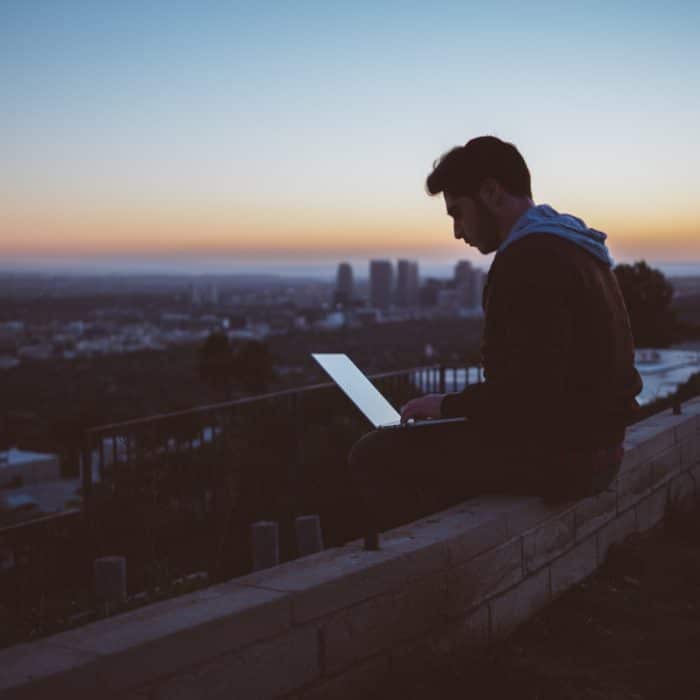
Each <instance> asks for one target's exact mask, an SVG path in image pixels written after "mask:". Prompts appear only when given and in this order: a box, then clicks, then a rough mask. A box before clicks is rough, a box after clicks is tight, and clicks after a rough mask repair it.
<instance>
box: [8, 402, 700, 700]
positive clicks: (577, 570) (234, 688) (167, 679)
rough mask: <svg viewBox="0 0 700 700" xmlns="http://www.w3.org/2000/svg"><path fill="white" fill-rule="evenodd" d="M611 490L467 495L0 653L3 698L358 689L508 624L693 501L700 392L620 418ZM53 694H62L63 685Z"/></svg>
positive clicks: (306, 694)
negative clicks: (420, 515)
mask: <svg viewBox="0 0 700 700" xmlns="http://www.w3.org/2000/svg"><path fill="white" fill-rule="evenodd" d="M625 447H626V450H627V451H626V455H625V461H624V464H623V467H622V470H621V473H620V476H619V478H618V479H617V481H616V483H615V484H614V488H612V489H611V490H610V491H608V492H606V493H603V494H602V495H600V496H598V497H595V498H590V499H586V500H584V501H579V502H575V503H569V504H565V505H562V506H556V507H552V506H545V505H543V504H542V502H541V501H540V500H539V499H537V498H531V499H530V498H528V499H523V498H509V497H483V498H477V499H472V500H469V501H467V502H465V503H463V504H460V505H458V506H455V507H453V508H451V509H449V510H446V511H443V512H441V513H437V514H435V515H433V516H430V517H427V518H424V519H422V520H419V521H417V522H414V523H411V524H409V525H406V526H403V527H400V528H397V529H395V530H392V531H390V532H388V533H384V535H383V536H382V538H381V545H382V548H381V549H380V550H379V551H376V552H369V551H364V550H363V549H362V544H361V542H359V541H358V542H353V543H350V544H348V545H346V546H344V547H339V548H335V549H331V550H326V551H324V552H321V553H319V554H317V555H313V556H310V557H306V558H304V559H298V560H296V561H293V562H289V563H286V564H283V565H281V566H278V567H274V568H272V569H268V570H266V571H261V572H258V573H255V574H252V575H249V576H246V577H243V578H238V579H234V580H232V581H229V582H227V583H225V584H221V585H218V586H212V587H210V588H207V589H204V590H201V591H198V592H196V593H192V594H189V595H185V596H181V597H179V598H176V599H172V600H168V601H165V602H162V603H157V604H154V605H150V606H148V607H146V608H142V609H139V610H135V611H132V612H129V613H125V614H123V615H118V616H115V617H111V618H108V619H105V620H102V621H99V622H96V623H93V624H91V625H87V626H85V627H82V628H79V629H75V630H72V631H69V632H65V633H62V634H58V635H55V636H53V637H48V638H46V639H43V640H39V641H37V642H34V643H32V644H22V645H18V646H15V647H12V648H10V649H7V650H5V651H3V652H0V697H1V698H32V699H37V700H39V699H41V698H51V699H52V700H54V699H55V698H56V697H64V696H65V697H71V698H76V699H77V698H83V697H85V698H91V699H92V698H94V697H96V696H97V695H96V694H97V693H99V697H100V698H101V700H107V698H114V699H116V700H137V699H140V700H146V699H148V700H156V699H157V700H161V699H163V700H165V699H170V698H183V699H184V698H192V699H199V698H202V699H203V698H207V699H208V700H209V699H216V698H231V697H235V698H236V699H237V700H242V699H244V698H278V697H279V698H289V699H290V700H306V699H310V698H333V697H338V698H340V697H348V698H354V697H362V696H363V695H366V694H369V693H370V691H371V689H372V687H373V685H374V684H375V682H376V680H377V678H378V677H381V676H383V675H385V674H389V673H401V671H402V669H409V668H413V667H415V665H416V664H425V663H426V662H427V661H428V660H429V659H430V658H431V657H433V656H436V657H437V656H439V655H442V654H446V653H451V652H459V651H463V650H465V649H469V648H470V647H473V646H474V645H480V644H486V643H488V642H489V641H490V640H493V639H497V638H499V637H502V636H504V635H506V634H508V633H509V632H510V631H511V630H512V629H513V628H514V627H515V626H516V625H518V624H519V623H521V622H522V621H524V620H526V619H527V618H529V617H530V616H531V615H533V614H534V613H536V612H537V611H538V610H539V609H540V608H542V607H543V606H545V605H546V604H547V603H549V602H550V601H551V600H552V599H553V598H555V597H556V596H558V595H560V594H562V593H563V592H564V591H565V590H567V588H569V587H570V586H572V585H574V584H575V583H577V582H578V581H580V580H581V579H583V578H585V577H586V576H588V575H589V574H590V573H591V572H593V571H594V570H595V569H596V567H598V566H599V565H600V564H601V563H602V561H603V560H604V558H605V556H606V554H607V551H608V548H609V547H610V545H611V544H612V543H614V542H619V541H621V540H622V539H623V538H624V537H626V536H627V535H628V534H630V533H632V532H635V531H644V530H647V529H649V528H651V527H653V526H654V525H655V524H657V523H658V522H660V521H661V520H662V519H663V517H664V514H665V512H666V509H667V508H668V507H669V505H670V504H677V505H678V506H680V507H686V508H687V507H692V505H693V504H694V503H697V500H698V498H699V497H700V489H699V487H700V463H699V460H700V399H695V400H694V401H692V402H688V403H686V404H684V406H683V414H682V415H679V416H674V415H671V413H670V411H666V412H664V413H663V414H658V415H655V416H652V417H651V418H649V419H647V420H645V421H643V422H641V423H639V424H637V425H635V426H633V427H631V428H630V429H629V431H628V435H627V440H626V443H625ZM64 694H65V695H64Z"/></svg>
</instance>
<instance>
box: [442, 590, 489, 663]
mask: <svg viewBox="0 0 700 700" xmlns="http://www.w3.org/2000/svg"><path fill="white" fill-rule="evenodd" d="M489 620H490V614H489V606H488V603H484V604H483V605H480V606H479V607H478V608H476V609H474V610H472V611H471V612H470V613H468V614H467V615H464V616H463V617H460V618H457V619H455V620H452V621H450V623H449V624H448V625H447V627H446V628H445V634H446V635H447V637H448V638H449V640H450V645H451V648H452V651H453V652H454V653H455V654H463V653H468V652H469V651H471V650H472V649H477V648H479V647H483V646H485V645H486V644H488V643H489V638H490V637H489V635H490V630H489V625H490V622H489Z"/></svg>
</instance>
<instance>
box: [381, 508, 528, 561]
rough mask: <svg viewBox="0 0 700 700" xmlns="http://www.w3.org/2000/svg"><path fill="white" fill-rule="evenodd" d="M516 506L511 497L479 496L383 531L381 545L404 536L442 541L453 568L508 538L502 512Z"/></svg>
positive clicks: (504, 512)
mask: <svg viewBox="0 0 700 700" xmlns="http://www.w3.org/2000/svg"><path fill="white" fill-rule="evenodd" d="M516 507H518V504H517V502H516V500H515V499H513V498H500V497H493V498H483V497H480V498H478V499H474V500H469V501H465V502H464V503H461V504H459V505H458V506H453V507H452V508H449V509H448V510H445V511H441V512H439V513H435V514H433V515H431V516H428V517H426V518H421V519H420V520H417V521H416V522H413V523H410V524H408V525H402V526H401V527H398V528H395V529H394V530H390V531H388V532H386V533H385V534H384V535H382V545H385V544H387V543H389V544H390V543H391V542H392V541H393V538H395V537H405V536H406V535H410V536H413V537H418V538H420V539H421V540H423V539H426V538H430V539H433V540H436V539H442V541H443V542H444V543H445V544H446V546H447V550H448V556H449V561H448V565H449V566H454V565H455V564H459V563H461V562H463V561H466V560H467V559H471V558H472V557H475V556H477V555H478V554H481V553H482V552H485V551H487V550H489V549H492V548H494V547H497V546H498V545H500V544H503V543H504V542H506V541H507V540H508V539H509V535H508V521H507V519H506V513H507V511H508V510H509V509H511V508H516Z"/></svg>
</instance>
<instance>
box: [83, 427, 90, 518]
mask: <svg viewBox="0 0 700 700" xmlns="http://www.w3.org/2000/svg"><path fill="white" fill-rule="evenodd" d="M90 443H91V440H90V433H85V436H84V438H83V456H82V463H83V516H84V518H85V519H86V520H88V521H89V520H90V518H91V515H92V513H91V510H90V505H91V504H90V496H91V495H92V449H91V444H90Z"/></svg>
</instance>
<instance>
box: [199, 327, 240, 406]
mask: <svg viewBox="0 0 700 700" xmlns="http://www.w3.org/2000/svg"><path fill="white" fill-rule="evenodd" d="M198 361H199V378H200V379H201V380H202V381H203V382H204V383H205V384H208V385H209V386H210V387H211V388H212V389H215V390H217V391H218V392H220V393H221V395H222V396H223V397H224V398H225V399H230V398H231V384H232V382H233V379H234V376H235V374H236V370H235V361H234V355H233V350H232V349H231V345H230V344H229V342H228V337H227V336H226V335H225V334H224V333H221V332H220V331H219V332H214V333H212V334H211V335H209V337H208V338H207V339H206V340H205V341H204V344H203V345H202V347H201V348H200V349H199V353H198Z"/></svg>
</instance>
